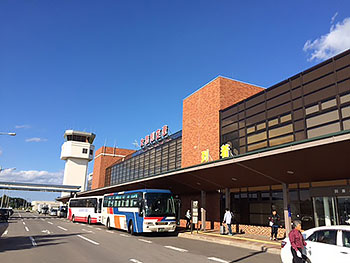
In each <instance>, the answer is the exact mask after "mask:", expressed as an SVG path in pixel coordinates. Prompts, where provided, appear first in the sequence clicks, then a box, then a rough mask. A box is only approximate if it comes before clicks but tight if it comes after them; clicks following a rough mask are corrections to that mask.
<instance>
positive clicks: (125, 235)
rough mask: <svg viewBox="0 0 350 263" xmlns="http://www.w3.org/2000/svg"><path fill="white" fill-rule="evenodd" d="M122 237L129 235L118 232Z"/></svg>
mask: <svg viewBox="0 0 350 263" xmlns="http://www.w3.org/2000/svg"><path fill="white" fill-rule="evenodd" d="M120 235H121V236H122V237H130V236H129V235H127V234H120Z"/></svg>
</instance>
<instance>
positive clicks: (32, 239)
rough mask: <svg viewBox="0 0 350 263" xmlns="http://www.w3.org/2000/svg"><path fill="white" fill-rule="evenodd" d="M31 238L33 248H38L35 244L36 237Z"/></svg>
mask: <svg viewBox="0 0 350 263" xmlns="http://www.w3.org/2000/svg"><path fill="white" fill-rule="evenodd" d="M29 238H30V241H32V245H33V247H36V246H37V243H36V242H35V239H34V237H29Z"/></svg>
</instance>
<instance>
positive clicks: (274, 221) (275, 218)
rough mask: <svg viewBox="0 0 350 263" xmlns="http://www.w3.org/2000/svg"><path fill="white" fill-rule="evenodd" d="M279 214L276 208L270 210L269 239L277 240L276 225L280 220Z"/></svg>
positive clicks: (277, 225)
mask: <svg viewBox="0 0 350 263" xmlns="http://www.w3.org/2000/svg"><path fill="white" fill-rule="evenodd" d="M280 219H281V218H280V216H279V215H278V214H277V211H276V210H272V213H271V215H270V216H269V225H270V227H271V237H270V240H277V234H278V227H279V222H280Z"/></svg>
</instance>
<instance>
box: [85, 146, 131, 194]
mask: <svg viewBox="0 0 350 263" xmlns="http://www.w3.org/2000/svg"><path fill="white" fill-rule="evenodd" d="M134 152H135V151H134V150H129V149H120V148H114V147H106V146H103V147H101V148H99V149H98V150H97V151H96V152H95V160H94V170H93V175H92V185H91V189H92V190H93V189H97V188H101V187H104V186H105V175H106V168H107V167H109V166H111V165H112V164H114V163H116V162H118V161H120V160H122V159H125V158H126V156H128V155H130V154H132V153H134Z"/></svg>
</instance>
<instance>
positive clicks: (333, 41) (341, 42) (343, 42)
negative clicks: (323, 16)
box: [303, 16, 350, 61]
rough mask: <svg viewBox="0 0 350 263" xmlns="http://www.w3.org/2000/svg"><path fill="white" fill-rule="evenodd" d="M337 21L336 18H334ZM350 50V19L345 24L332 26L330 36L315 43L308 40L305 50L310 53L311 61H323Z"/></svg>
mask: <svg viewBox="0 0 350 263" xmlns="http://www.w3.org/2000/svg"><path fill="white" fill-rule="evenodd" d="M333 17H334V19H335V16H333ZM349 48H350V17H347V18H345V19H344V20H343V22H339V23H337V24H336V25H332V26H331V28H330V31H329V33H328V34H325V35H323V36H320V37H319V38H317V39H316V40H314V41H311V40H308V41H306V43H305V44H304V48H303V50H304V51H305V52H310V53H311V55H310V58H309V59H308V60H309V61H312V60H315V59H316V60H323V59H327V58H330V57H332V56H335V55H336V54H339V53H340V52H342V51H345V50H347V49H349Z"/></svg>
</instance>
